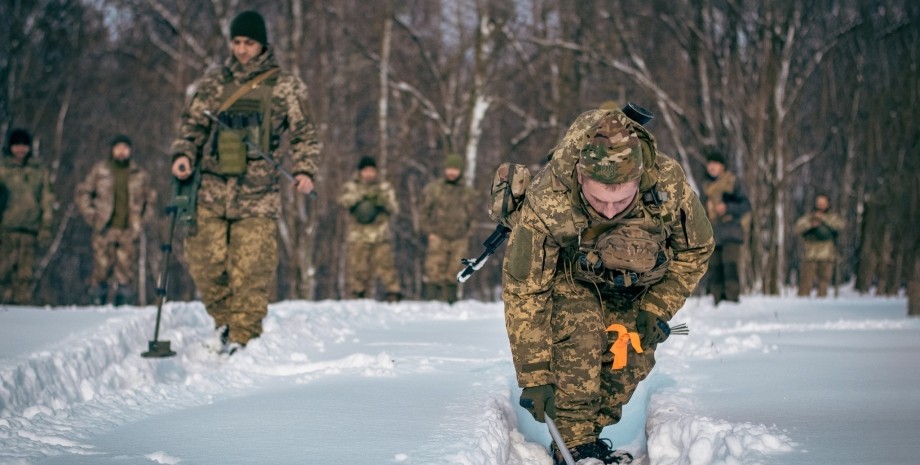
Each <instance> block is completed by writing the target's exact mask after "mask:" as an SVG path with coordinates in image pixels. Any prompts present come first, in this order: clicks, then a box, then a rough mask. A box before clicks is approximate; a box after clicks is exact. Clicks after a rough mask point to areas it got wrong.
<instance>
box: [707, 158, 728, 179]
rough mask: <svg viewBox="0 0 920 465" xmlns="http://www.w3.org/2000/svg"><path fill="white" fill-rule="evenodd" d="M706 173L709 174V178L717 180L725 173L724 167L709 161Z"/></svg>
mask: <svg viewBox="0 0 920 465" xmlns="http://www.w3.org/2000/svg"><path fill="white" fill-rule="evenodd" d="M706 172H707V173H709V175H710V176H712V177H714V178H718V177H719V176H721V175H722V173H724V172H725V165H723V164H721V163H719V162H717V161H711V162H709V163H706Z"/></svg>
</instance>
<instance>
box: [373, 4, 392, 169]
mask: <svg viewBox="0 0 920 465" xmlns="http://www.w3.org/2000/svg"><path fill="white" fill-rule="evenodd" d="M387 12H388V13H390V14H388V15H387V16H386V17H385V18H384V20H383V37H382V38H381V41H380V42H381V43H380V72H379V75H380V96H379V98H378V100H377V131H378V133H379V134H378V136H377V140H378V142H379V143H378V147H379V148H378V150H379V152H378V153H379V155H378V158H379V160H378V161H377V164H378V165H380V174H381V175H383V177H384V178H386V175H387V162H388V161H389V152H390V129H389V127H388V126H387V121H389V113H390V111H389V108H390V98H389V96H390V46H391V44H392V37H393V16H392V12H391V10H390V8H389V5H388V8H387Z"/></svg>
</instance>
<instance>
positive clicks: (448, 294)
mask: <svg viewBox="0 0 920 465" xmlns="http://www.w3.org/2000/svg"><path fill="white" fill-rule="evenodd" d="M459 292H460V285H459V284H457V283H448V284H445V285H444V297H445V299H444V300H446V301H447V303H449V304H453V303H455V302H457V300H458V299H459Z"/></svg>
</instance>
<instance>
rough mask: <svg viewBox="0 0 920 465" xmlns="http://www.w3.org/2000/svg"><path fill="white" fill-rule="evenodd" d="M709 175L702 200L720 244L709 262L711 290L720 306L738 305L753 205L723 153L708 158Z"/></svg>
mask: <svg viewBox="0 0 920 465" xmlns="http://www.w3.org/2000/svg"><path fill="white" fill-rule="evenodd" d="M706 174H707V178H706V182H704V183H703V195H702V197H703V199H702V200H703V202H704V204H705V205H706V214H707V216H708V217H709V221H710V222H711V223H712V235H713V237H714V238H715V241H716V249H715V251H714V252H713V253H712V258H711V259H710V260H709V274H708V275H707V288H708V290H709V292H710V293H711V294H712V297H713V298H714V299H715V304H716V305H719V302H721V301H723V300H727V301H729V302H738V301H739V300H740V297H741V277H740V273H739V271H738V270H739V265H740V263H741V257H742V253H743V250H742V246H743V245H744V243H745V239H746V237H745V228H744V227H743V226H742V221H743V219H744V217H745V216H746V215H748V214H749V213H750V211H751V202H750V200H748V196H747V194H746V193H745V191H744V187H743V185H742V184H741V180H740V179H738V178H737V177H736V176H735V174H734V173H732V172H731V171H728V169H726V165H725V156H724V155H722V154H721V153H720V152H716V151H712V152H710V153H709V154H708V155H707V157H706Z"/></svg>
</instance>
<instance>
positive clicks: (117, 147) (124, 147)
mask: <svg viewBox="0 0 920 465" xmlns="http://www.w3.org/2000/svg"><path fill="white" fill-rule="evenodd" d="M109 146H110V147H111V150H112V158H114V159H115V160H117V161H126V160H128V159H129V158H131V150H132V145H131V138H129V137H128V136H126V135H124V134H119V135H117V136H115V137H113V138H112V143H111V144H110V145H109Z"/></svg>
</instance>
